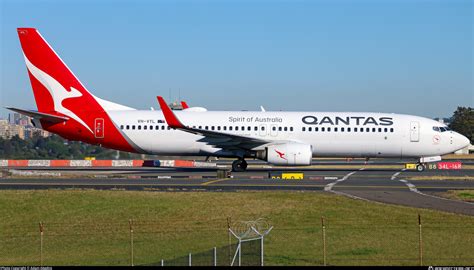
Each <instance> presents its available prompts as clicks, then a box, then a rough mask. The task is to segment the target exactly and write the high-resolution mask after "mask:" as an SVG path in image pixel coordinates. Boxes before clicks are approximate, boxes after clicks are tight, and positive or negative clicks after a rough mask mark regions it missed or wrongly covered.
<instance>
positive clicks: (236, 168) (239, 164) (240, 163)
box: [232, 159, 247, 172]
mask: <svg viewBox="0 0 474 270" xmlns="http://www.w3.org/2000/svg"><path fill="white" fill-rule="evenodd" d="M246 169H247V161H245V160H244V159H237V160H235V161H234V162H232V171H233V172H243V171H245V170H246Z"/></svg>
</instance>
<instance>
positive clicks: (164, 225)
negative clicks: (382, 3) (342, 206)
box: [0, 213, 474, 266]
mask: <svg viewBox="0 0 474 270" xmlns="http://www.w3.org/2000/svg"><path fill="white" fill-rule="evenodd" d="M234 219H235V218H234ZM231 220H232V219H230V218H222V219H203V220H166V221H165V220H140V219H131V220H126V219H124V221H123V222H118V223H115V222H107V221H95V220H87V221H86V220H83V221H80V222H77V223H74V224H71V223H48V222H39V223H37V224H23V225H19V226H14V227H5V226H2V225H1V222H0V265H137V266H138V265H157V266H159V265H164V266H171V265H201V266H202V265H209V266H212V265H230V264H231V262H232V260H233V259H234V257H235V254H236V249H237V248H238V240H237V239H236V238H235V237H233V236H232V234H231V233H230V231H229V228H230V227H231V226H232V225H231V224H232V222H231ZM314 220H317V222H314V224H312V225H311V226H307V225H305V226H299V225H298V223H299V222H298V221H294V224H293V225H291V226H290V225H288V223H287V224H286V225H285V226H279V224H271V225H272V226H273V230H271V232H270V233H269V234H268V235H266V236H265V239H264V240H263V241H264V244H265V252H264V264H265V265H328V266H330V265H473V264H474V253H473V250H474V222H473V223H470V224H466V223H462V224H459V223H457V222H446V221H443V220H440V219H435V218H431V219H426V218H423V217H422V216H414V217H412V218H410V219H409V220H402V221H401V220H391V219H390V213H387V218H386V219H344V218H325V217H320V218H317V219H314ZM287 222H290V223H291V221H287ZM269 223H271V222H269ZM305 224H307V223H306V222H305ZM262 253H263V250H262V246H261V245H260V242H259V241H253V242H248V243H245V246H242V253H241V256H242V263H241V265H260V264H261V257H260V255H261V254H262ZM234 265H236V264H234Z"/></svg>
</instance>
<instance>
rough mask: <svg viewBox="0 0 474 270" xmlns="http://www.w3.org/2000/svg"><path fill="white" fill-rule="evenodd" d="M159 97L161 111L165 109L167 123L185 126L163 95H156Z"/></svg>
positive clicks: (179, 126)
mask: <svg viewBox="0 0 474 270" xmlns="http://www.w3.org/2000/svg"><path fill="white" fill-rule="evenodd" d="M156 98H157V99H158V103H159V104H160V107H161V111H163V115H164V116H165V120H166V123H167V124H168V126H170V127H172V128H184V127H185V126H184V125H183V124H182V123H181V121H179V119H178V118H176V115H174V113H173V111H171V109H170V107H169V106H168V104H166V101H165V100H164V99H163V97H161V96H157V97H156Z"/></svg>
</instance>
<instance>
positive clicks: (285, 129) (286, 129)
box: [262, 127, 288, 131]
mask: <svg viewBox="0 0 474 270" xmlns="http://www.w3.org/2000/svg"><path fill="white" fill-rule="evenodd" d="M262 130H263V129H262ZM283 130H284V131H288V128H287V127H285V128H283Z"/></svg>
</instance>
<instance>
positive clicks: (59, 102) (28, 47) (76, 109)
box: [18, 28, 135, 152]
mask: <svg viewBox="0 0 474 270" xmlns="http://www.w3.org/2000/svg"><path fill="white" fill-rule="evenodd" d="M18 36H19V38H20V43H21V48H22V49H23V55H24V57H25V62H26V66H27V68H28V75H29V76H30V81H31V86H32V88H33V93H34V96H35V100H36V104H37V106H38V110H39V111H40V112H41V113H44V114H47V115H52V116H64V117H67V118H68V120H67V121H66V122H65V123H63V124H55V123H43V122H42V126H43V128H44V129H46V130H49V131H51V132H54V133H57V134H59V135H61V136H63V137H66V138H68V139H73V140H81V141H85V142H88V143H96V144H102V145H104V146H107V147H111V148H114V149H120V150H125V151H130V152H133V151H135V149H133V148H132V147H131V145H130V144H129V143H128V141H127V140H126V139H125V137H124V136H123V134H122V133H121V132H120V130H119V129H117V128H116V126H115V124H114V123H113V121H112V119H111V118H110V117H109V115H108V114H107V110H124V109H131V108H128V107H125V106H121V105H119V104H115V103H113V102H109V101H105V100H102V99H99V98H96V97H94V96H93V95H92V94H91V93H89V91H87V89H86V88H85V87H84V85H83V84H82V83H81V82H80V81H79V80H78V79H77V77H76V76H75V75H74V74H73V73H72V71H71V70H70V69H69V68H68V67H67V66H66V64H65V63H64V62H63V61H62V60H61V58H60V57H59V56H58V55H57V54H56V52H54V50H53V48H51V46H50V45H49V44H48V43H47V42H46V40H45V39H44V38H43V37H42V36H41V34H40V33H39V31H38V30H36V29H34V28H18ZM104 109H105V110H104Z"/></svg>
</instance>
